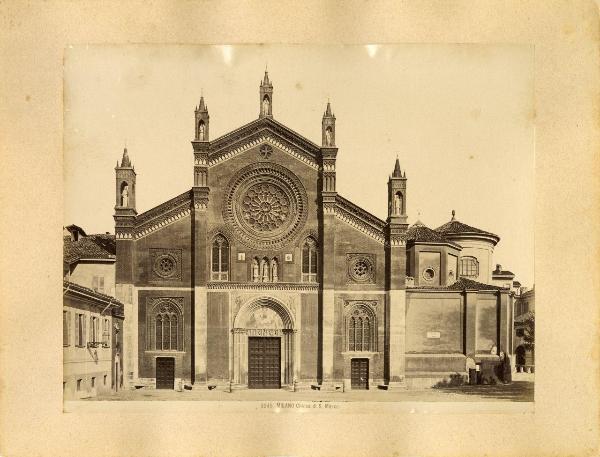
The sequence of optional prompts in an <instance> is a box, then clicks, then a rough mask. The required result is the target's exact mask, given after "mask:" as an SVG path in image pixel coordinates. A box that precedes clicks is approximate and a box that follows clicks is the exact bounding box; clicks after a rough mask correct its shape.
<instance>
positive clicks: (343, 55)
mask: <svg viewBox="0 0 600 457" xmlns="http://www.w3.org/2000/svg"><path fill="white" fill-rule="evenodd" d="M533 94H534V79H533V47H532V46H529V45H492V44H481V45H477V44H471V45H467V44H454V45H452V44H438V45H435V44H406V45H366V46H358V45H357V46H351V45H347V46H306V45H302V46H300V45H298V46H291V45H287V46H283V45H240V46H175V45H173V46H166V45H165V46H161V45H103V46H91V45H89V46H88V45H77V46H75V45H74V46H69V47H68V48H67V49H66V50H65V58H64V138H63V142H64V144H63V146H64V178H63V179H64V188H65V192H64V219H63V220H64V225H63V243H64V246H63V253H64V258H63V386H62V389H63V398H64V400H65V401H75V400H77V401H102V400H105V401H115V400H124V401H126V400H150V401H151V400H207V401H211V400H212V401H229V400H234V401H296V400H302V401H307V402H310V401H319V402H323V401H325V402H402V401H412V402H414V401H417V402H473V401H476V402H498V401H504V402H533V400H534V377H535V325H534V322H535V288H534V284H535V281H534V271H533V246H534V218H533V213H534V211H533V210H534V201H535V192H534V152H535V151H534V146H535V143H534V122H533V121H534V115H533V112H534V106H533V104H534V98H533Z"/></svg>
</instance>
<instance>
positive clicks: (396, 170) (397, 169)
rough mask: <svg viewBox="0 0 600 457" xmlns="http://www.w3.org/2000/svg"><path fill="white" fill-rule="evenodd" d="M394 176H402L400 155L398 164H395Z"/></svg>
mask: <svg viewBox="0 0 600 457" xmlns="http://www.w3.org/2000/svg"><path fill="white" fill-rule="evenodd" d="M405 173H406V172H405ZM392 176H393V177H394V178H402V172H401V171H400V159H398V156H396V165H394V173H392Z"/></svg>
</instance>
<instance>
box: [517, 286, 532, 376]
mask: <svg viewBox="0 0 600 457" xmlns="http://www.w3.org/2000/svg"><path fill="white" fill-rule="evenodd" d="M532 313H535V287H532V288H531V289H527V288H526V287H521V288H520V291H519V294H518V295H517V297H516V299H515V325H514V327H515V334H514V348H515V368H516V370H517V371H519V372H527V373H532V372H533V371H534V370H535V351H533V350H532V349H529V348H528V347H527V345H526V344H525V340H524V338H523V337H524V336H525V332H526V327H527V326H528V325H529V324H528V320H529V318H530V316H531V314H532Z"/></svg>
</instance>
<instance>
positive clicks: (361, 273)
mask: <svg viewBox="0 0 600 457" xmlns="http://www.w3.org/2000/svg"><path fill="white" fill-rule="evenodd" d="M368 273H369V266H368V265H367V264H366V262H364V261H362V260H359V261H358V262H356V264H354V274H355V275H356V276H358V277H359V278H363V277H365V276H366V275H367V274H368Z"/></svg>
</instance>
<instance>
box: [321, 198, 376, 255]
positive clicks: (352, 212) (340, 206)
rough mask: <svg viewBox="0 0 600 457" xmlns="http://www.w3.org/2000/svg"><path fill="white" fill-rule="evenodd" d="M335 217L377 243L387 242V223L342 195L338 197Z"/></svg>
mask: <svg viewBox="0 0 600 457" xmlns="http://www.w3.org/2000/svg"><path fill="white" fill-rule="evenodd" d="M324 210H325V211H326V210H327V208H324ZM335 215H336V216H337V217H339V218H340V219H341V220H343V221H344V222H346V223H348V224H350V225H351V226H353V227H355V228H357V229H358V230H360V231H361V232H363V233H365V234H366V235H369V236H370V237H371V238H373V239H375V240H376V241H378V242H380V243H382V244H383V243H384V242H385V232H384V229H385V222H384V221H382V220H381V219H379V218H378V217H376V216H374V215H372V214H371V213H369V212H367V211H365V210H364V209H362V208H359V207H358V206H356V205H355V204H354V203H352V202H350V201H348V200H346V199H345V198H343V197H342V196H340V195H337V196H336V203H335Z"/></svg>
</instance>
